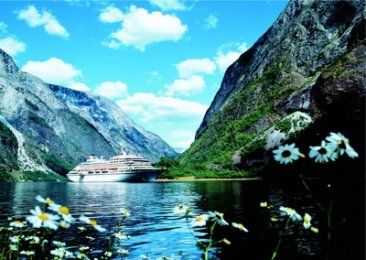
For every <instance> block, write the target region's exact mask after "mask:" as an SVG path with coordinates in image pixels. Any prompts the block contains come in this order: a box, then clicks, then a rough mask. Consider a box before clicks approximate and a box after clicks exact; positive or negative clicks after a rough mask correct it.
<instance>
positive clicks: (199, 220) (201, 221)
mask: <svg viewBox="0 0 366 260" xmlns="http://www.w3.org/2000/svg"><path fill="white" fill-rule="evenodd" d="M207 220H208V215H207V214H202V215H199V216H197V217H196V218H195V219H194V220H193V221H192V223H191V224H192V226H193V227H202V226H205V225H206V222H207Z"/></svg>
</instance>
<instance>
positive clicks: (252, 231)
mask: <svg viewBox="0 0 366 260" xmlns="http://www.w3.org/2000/svg"><path fill="white" fill-rule="evenodd" d="M0 185H1V191H0V208H1V211H0V221H1V223H2V224H3V225H4V224H5V223H6V219H7V217H9V216H13V217H15V218H19V217H24V216H27V215H29V214H30V213H29V210H30V209H31V208H34V207H35V206H36V205H39V203H38V202H37V201H36V200H35V197H36V196H37V195H38V194H39V195H41V196H43V197H50V198H52V199H54V200H55V202H56V203H58V204H62V205H67V206H68V207H69V208H70V212H71V213H72V214H73V215H74V216H79V215H86V216H88V217H91V218H95V219H97V221H98V223H99V224H101V225H102V226H103V227H106V228H107V230H108V231H107V232H105V233H103V234H102V233H97V232H95V233H94V234H93V235H94V236H96V237H98V238H99V239H97V241H103V238H105V237H107V236H109V235H111V234H112V233H113V232H115V228H116V219H115V215H114V214H113V213H115V212H118V211H119V210H120V209H121V208H125V209H127V210H128V211H129V212H130V214H131V215H130V216H129V217H128V218H127V219H126V220H125V222H124V223H123V232H124V233H126V234H128V235H130V236H131V238H130V239H128V240H121V241H120V242H119V243H120V244H119V245H117V248H124V249H127V250H128V251H129V255H128V257H127V258H128V259H141V258H140V257H141V255H143V254H145V255H148V256H149V257H150V259H157V258H158V257H163V256H167V257H169V259H200V257H201V252H200V251H199V250H198V248H197V247H196V241H195V239H194V238H193V236H192V231H193V233H194V234H195V235H196V236H197V237H201V238H205V235H206V233H205V229H204V228H195V229H192V228H191V227H190V225H189V224H190V223H189V222H190V221H189V222H188V223H187V222H186V221H185V220H184V219H180V218H179V217H178V216H177V215H175V214H174V213H173V209H174V207H175V206H177V205H179V204H185V205H188V206H189V207H190V209H191V212H192V215H198V214H202V213H207V212H208V211H214V210H216V211H220V212H223V213H224V217H225V219H226V220H227V221H228V222H233V221H235V222H240V223H243V224H244V225H245V226H246V227H247V228H248V229H249V233H244V232H241V231H238V230H234V229H233V228H231V229H230V228H229V229H228V230H230V232H228V231H225V230H226V229H225V230H224V229H220V227H219V228H218V230H217V235H218V237H222V238H223V237H226V238H227V239H229V240H231V241H232V244H231V245H230V246H223V247H221V246H220V247H216V248H214V252H215V255H216V257H217V258H218V259H244V258H246V259H268V257H269V256H270V254H271V250H272V249H273V246H274V245H275V242H276V241H275V240H273V239H271V234H270V233H268V230H269V227H268V225H269V224H268V223H269V222H268V219H269V217H270V216H271V215H276V214H277V215H278V207H279V206H280V205H291V206H293V207H297V208H298V209H300V210H301V207H302V205H304V204H305V205H306V203H304V197H303V193H302V192H301V191H299V189H294V188H292V187H291V186H289V187H277V186H276V185H273V184H268V183H264V182H262V181H208V182H182V183H102V184H99V183H47V182H40V183H38V182H37V183H0ZM261 201H268V202H269V203H271V204H273V205H275V208H274V209H271V210H267V209H263V208H260V207H259V203H260V202H261ZM306 211H307V212H309V213H310V214H311V213H312V208H306ZM314 223H315V224H316V220H315V222H314ZM75 236H76V237H77V236H78V233H77V230H76V229H74V230H73V231H72V232H66V233H65V234H64V235H63V236H62V239H63V240H64V241H66V242H67V243H68V244H71V245H74V246H76V245H75V241H76V239H75ZM302 240H303V242H302ZM100 243H102V242H100ZM317 243H318V242H317V241H316V240H315V239H313V238H311V237H310V238H309V237H302V236H299V237H298V241H296V245H297V248H295V249H294V250H295V251H302V252H303V253H305V254H306V255H309V256H311V255H316V254H317V252H318V245H317ZM102 244H103V243H102ZM284 246H286V243H284ZM290 251H291V250H290ZM237 255H241V256H242V257H240V258H236V256H237ZM254 256H255V257H254ZM119 257H120V256H119V255H115V257H114V258H115V259H118V258H119ZM253 257H254V258H253Z"/></svg>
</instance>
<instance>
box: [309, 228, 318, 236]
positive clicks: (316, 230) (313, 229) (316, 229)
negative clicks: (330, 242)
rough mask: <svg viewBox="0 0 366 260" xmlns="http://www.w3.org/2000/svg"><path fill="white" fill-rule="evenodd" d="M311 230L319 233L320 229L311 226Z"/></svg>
mask: <svg viewBox="0 0 366 260" xmlns="http://www.w3.org/2000/svg"><path fill="white" fill-rule="evenodd" d="M310 230H311V231H312V232H314V233H315V234H318V233H319V229H318V228H316V227H311V228H310Z"/></svg>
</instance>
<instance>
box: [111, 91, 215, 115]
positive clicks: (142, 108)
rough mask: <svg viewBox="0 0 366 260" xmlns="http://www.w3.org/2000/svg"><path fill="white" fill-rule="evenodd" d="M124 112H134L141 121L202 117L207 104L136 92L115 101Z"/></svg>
mask: <svg viewBox="0 0 366 260" xmlns="http://www.w3.org/2000/svg"><path fill="white" fill-rule="evenodd" d="M116 103H117V104H118V105H119V106H120V107H121V108H122V110H123V111H125V112H126V113H131V114H136V115H138V116H139V117H140V119H141V121H143V122H149V121H154V120H169V119H174V120H177V119H178V120H179V118H188V119H190V120H191V119H192V118H196V119H197V118H198V119H202V118H203V116H204V114H205V112H206V110H207V108H208V106H206V105H202V104H200V103H198V102H194V101H187V100H183V99H178V98H173V97H166V96H156V95H154V94H153V93H136V94H134V95H132V96H129V97H128V98H126V99H123V100H119V101H117V102H116Z"/></svg>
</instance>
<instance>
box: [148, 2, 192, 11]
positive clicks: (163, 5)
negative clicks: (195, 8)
mask: <svg viewBox="0 0 366 260" xmlns="http://www.w3.org/2000/svg"><path fill="white" fill-rule="evenodd" d="M150 3H151V4H153V5H155V6H157V7H159V8H160V9H161V10H163V11H169V10H185V9H186V7H185V6H184V4H183V3H182V2H181V1H179V0H150Z"/></svg>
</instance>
